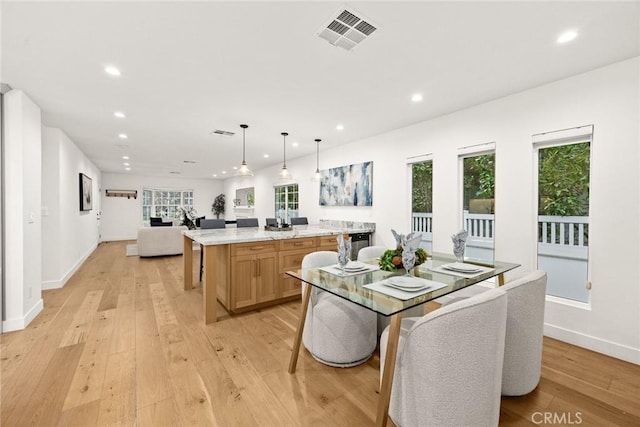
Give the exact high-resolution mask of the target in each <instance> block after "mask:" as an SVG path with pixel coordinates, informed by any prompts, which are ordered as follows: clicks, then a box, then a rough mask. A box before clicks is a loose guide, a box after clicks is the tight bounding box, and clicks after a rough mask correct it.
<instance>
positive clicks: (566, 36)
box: [556, 30, 578, 43]
mask: <svg viewBox="0 0 640 427" xmlns="http://www.w3.org/2000/svg"><path fill="white" fill-rule="evenodd" d="M576 37H578V33H577V32H576V31H573V30H570V31H565V32H564V33H562V34H560V37H558V40H556V41H557V42H558V43H566V42H570V41H571V40H573V39H575V38H576Z"/></svg>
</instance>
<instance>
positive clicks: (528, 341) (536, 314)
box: [500, 270, 547, 396]
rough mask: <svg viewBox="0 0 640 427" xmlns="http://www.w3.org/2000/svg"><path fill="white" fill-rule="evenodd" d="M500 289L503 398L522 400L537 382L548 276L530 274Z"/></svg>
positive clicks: (542, 273) (535, 273) (540, 362)
mask: <svg viewBox="0 0 640 427" xmlns="http://www.w3.org/2000/svg"><path fill="white" fill-rule="evenodd" d="M500 289H502V290H504V291H505V292H506V293H507V301H508V310H507V333H506V338H505V344H504V363H503V367H502V394H503V395H504V396H522V395H525V394H527V393H530V392H532V391H533V390H534V389H535V388H536V387H537V385H538V382H540V369H541V365H542V335H543V328H544V305H545V295H546V291H547V274H546V273H545V272H544V271H541V270H537V271H533V272H531V273H529V274H527V275H526V276H524V277H522V278H520V279H517V280H514V281H512V282H509V283H507V284H506V285H504V286H502V287H501V288H500Z"/></svg>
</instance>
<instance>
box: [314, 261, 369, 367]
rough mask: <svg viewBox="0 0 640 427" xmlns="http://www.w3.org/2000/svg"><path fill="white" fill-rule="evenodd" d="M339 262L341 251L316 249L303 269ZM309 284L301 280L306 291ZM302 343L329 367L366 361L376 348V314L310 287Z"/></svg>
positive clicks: (349, 365) (346, 365) (352, 364)
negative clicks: (339, 252)
mask: <svg viewBox="0 0 640 427" xmlns="http://www.w3.org/2000/svg"><path fill="white" fill-rule="evenodd" d="M337 262H338V254H337V253H336V252H332V251H317V252H313V253H310V254H307V255H305V257H304V258H303V259H302V268H303V269H307V268H318V267H324V266H328V265H333V264H336V263H337ZM307 286H311V285H307V284H306V283H304V282H302V290H303V292H304V291H305V290H306V287H307ZM302 343H303V344H304V346H305V348H306V349H307V350H308V351H309V353H311V355H312V356H313V357H314V358H315V359H316V360H318V361H319V362H322V363H324V364H326V365H329V366H336V367H343V368H347V367H351V366H355V365H359V364H361V363H364V362H366V361H367V360H368V359H369V358H370V357H371V355H372V354H373V352H374V350H375V348H376V313H375V312H373V311H371V310H368V309H366V308H364V307H360V306H358V305H357V304H355V303H352V302H350V301H347V300H345V299H343V298H340V297H338V296H335V295H332V294H331V293H329V292H326V291H323V290H322V289H318V288H316V287H312V288H311V296H310V299H309V307H308V308H307V317H306V319H305V324H304V330H303V332H302Z"/></svg>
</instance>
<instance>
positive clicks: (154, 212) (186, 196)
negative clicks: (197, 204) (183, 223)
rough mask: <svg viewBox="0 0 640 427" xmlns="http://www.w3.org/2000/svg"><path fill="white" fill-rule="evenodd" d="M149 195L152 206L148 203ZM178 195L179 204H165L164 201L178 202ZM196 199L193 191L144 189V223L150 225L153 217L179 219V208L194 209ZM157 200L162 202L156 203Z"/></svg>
mask: <svg viewBox="0 0 640 427" xmlns="http://www.w3.org/2000/svg"><path fill="white" fill-rule="evenodd" d="M149 193H150V202H151V203H150V204H148V203H147V200H148V196H149ZM158 193H159V194H158ZM176 193H179V200H177V203H163V201H167V202H176ZM194 199H195V198H194V191H193V190H192V189H175V188H143V189H142V221H143V222H144V223H149V221H150V218H151V217H152V216H153V217H161V218H165V219H171V220H173V219H178V208H179V207H181V206H182V207H184V208H186V209H187V210H188V209H189V208H193V206H194ZM157 200H160V203H156V202H157ZM163 207H164V209H163ZM147 208H148V210H147ZM159 209H160V211H159Z"/></svg>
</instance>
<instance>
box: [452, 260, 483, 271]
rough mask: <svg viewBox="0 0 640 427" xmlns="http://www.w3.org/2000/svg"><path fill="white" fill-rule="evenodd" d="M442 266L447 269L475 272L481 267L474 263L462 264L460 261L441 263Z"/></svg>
mask: <svg viewBox="0 0 640 427" xmlns="http://www.w3.org/2000/svg"><path fill="white" fill-rule="evenodd" d="M442 268H445V269H447V270H452V271H457V272H460V273H477V272H479V271H482V269H481V268H479V267H477V266H475V265H470V264H463V263H461V262H456V263H455V264H449V265H443V266H442Z"/></svg>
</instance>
